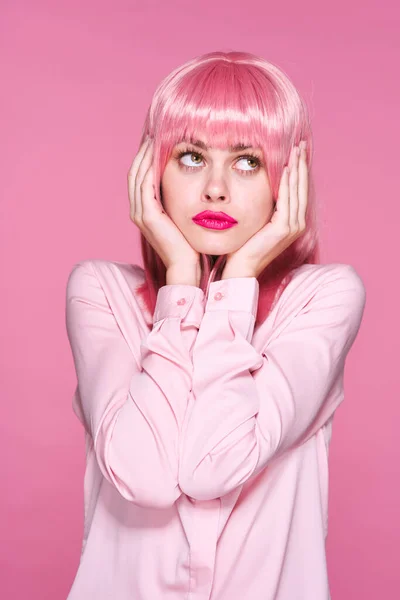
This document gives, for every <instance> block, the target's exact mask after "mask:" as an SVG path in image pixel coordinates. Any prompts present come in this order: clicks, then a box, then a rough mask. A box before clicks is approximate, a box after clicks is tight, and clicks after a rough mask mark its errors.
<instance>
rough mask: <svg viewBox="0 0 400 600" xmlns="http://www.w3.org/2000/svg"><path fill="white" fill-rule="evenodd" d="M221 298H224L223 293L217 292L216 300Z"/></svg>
mask: <svg viewBox="0 0 400 600" xmlns="http://www.w3.org/2000/svg"><path fill="white" fill-rule="evenodd" d="M221 298H222V294H221V292H217V293H216V294H214V300H221Z"/></svg>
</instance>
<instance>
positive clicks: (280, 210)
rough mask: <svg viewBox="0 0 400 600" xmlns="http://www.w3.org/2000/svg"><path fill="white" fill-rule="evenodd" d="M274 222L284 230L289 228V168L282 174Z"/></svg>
mask: <svg viewBox="0 0 400 600" xmlns="http://www.w3.org/2000/svg"><path fill="white" fill-rule="evenodd" d="M273 220H274V223H278V224H280V225H282V227H283V229H284V228H286V227H288V226H289V167H285V169H284V170H283V173H282V177H281V181H280V185H279V192H278V198H277V201H276V212H275V215H274V219H273Z"/></svg>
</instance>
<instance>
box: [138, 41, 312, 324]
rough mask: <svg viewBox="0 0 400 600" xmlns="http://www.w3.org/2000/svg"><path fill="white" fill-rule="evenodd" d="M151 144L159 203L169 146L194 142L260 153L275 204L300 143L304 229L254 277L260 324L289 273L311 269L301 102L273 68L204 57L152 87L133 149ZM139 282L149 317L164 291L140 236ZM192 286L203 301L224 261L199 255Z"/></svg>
mask: <svg viewBox="0 0 400 600" xmlns="http://www.w3.org/2000/svg"><path fill="white" fill-rule="evenodd" d="M147 136H150V137H151V138H153V141H154V146H153V169H154V183H155V193H156V197H157V199H158V200H159V201H160V202H161V204H162V196H161V187H160V183H161V179H162V175H163V172H164V169H165V166H166V164H167V162H168V160H169V158H170V156H171V153H172V150H173V148H174V146H175V145H176V144H178V143H179V142H182V141H186V142H190V141H191V140H192V139H202V140H204V141H205V143H206V144H208V145H210V146H212V147H216V148H226V147H228V146H230V145H232V146H233V145H235V144H239V143H243V144H246V145H248V144H250V145H252V146H254V147H257V146H258V147H260V148H261V149H262V151H263V157H264V164H265V167H266V171H267V175H268V178H269V182H270V186H271V191H272V194H273V200H274V201H275V202H276V200H277V197H278V191H279V184H280V180H281V176H282V172H283V169H284V167H285V165H286V164H287V163H288V161H289V157H290V152H291V148H292V147H293V145H298V144H299V143H300V141H301V140H306V142H307V150H306V152H307V165H308V170H309V198H308V204H307V212H306V230H305V232H304V233H303V235H302V236H300V237H299V238H297V239H296V240H295V241H294V242H293V243H292V244H291V245H290V246H289V247H288V248H286V250H284V251H283V252H282V253H281V254H280V255H279V256H277V257H276V258H275V259H274V260H273V261H272V262H271V263H270V264H269V265H268V266H267V267H266V268H265V269H264V270H263V271H262V273H260V275H259V276H258V278H257V279H258V282H259V288H260V293H259V302H258V310H257V317H256V325H257V324H258V323H260V322H262V321H264V320H265V318H266V317H267V315H268V313H269V312H270V310H271V309H272V307H273V306H274V305H275V303H276V301H277V300H278V298H279V296H280V294H281V293H282V291H283V289H284V288H285V287H286V285H287V284H288V283H289V281H290V279H291V275H292V272H293V269H295V268H297V267H299V266H301V265H303V264H306V263H319V261H320V257H319V240H318V223H317V207H316V199H315V188H314V182H313V176H312V171H311V157H312V153H313V141H312V132H311V125H310V119H309V115H308V110H307V106H306V104H305V102H304V101H303V100H302V98H301V97H300V95H299V93H298V92H297V90H296V88H295V86H294V85H293V83H292V82H291V81H290V79H289V78H288V76H287V75H286V74H285V73H284V72H283V71H282V70H281V69H279V68H278V67H277V66H276V65H274V64H272V63H270V62H268V61H266V60H265V59H263V58H261V57H258V56H255V55H253V54H250V53H247V52H209V53H207V54H204V55H202V56H199V57H196V58H194V59H192V60H190V61H188V62H186V63H185V64H183V65H182V66H180V67H178V68H176V69H175V70H173V71H172V72H171V73H170V74H169V75H168V76H167V77H165V78H164V79H163V80H162V81H161V83H160V84H159V86H158V88H157V89H156V91H155V93H154V95H153V98H152V101H151V104H150V107H149V109H148V112H147V115H146V119H145V122H144V126H143V130H142V139H141V142H140V145H141V144H142V143H143V142H144V140H145V139H146V137H147ZM140 235H141V251H142V259H143V264H144V273H145V280H144V282H143V283H142V284H141V285H140V286H139V287H138V289H137V294H138V295H139V297H140V298H141V299H142V302H143V303H144V305H145V307H146V308H147V310H148V311H149V313H150V315H152V314H153V312H154V309H155V304H156V299H157V293H158V290H159V288H160V287H162V286H164V285H166V268H165V265H164V264H163V262H162V261H161V259H160V257H159V256H158V254H157V253H156V252H155V250H154V249H153V247H152V246H151V245H150V244H149V242H148V241H147V240H146V238H145V237H144V235H143V234H142V233H141V234H140ZM200 259H201V278H200V284H199V287H200V288H201V289H202V290H203V291H204V292H205V294H206V295H207V293H208V288H209V285H210V283H211V282H212V281H217V280H218V279H220V277H221V275H222V271H223V267H224V264H225V261H226V255H221V256H213V255H208V254H201V255H200Z"/></svg>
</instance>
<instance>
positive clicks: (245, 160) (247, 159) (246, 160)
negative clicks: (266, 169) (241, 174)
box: [236, 156, 259, 171]
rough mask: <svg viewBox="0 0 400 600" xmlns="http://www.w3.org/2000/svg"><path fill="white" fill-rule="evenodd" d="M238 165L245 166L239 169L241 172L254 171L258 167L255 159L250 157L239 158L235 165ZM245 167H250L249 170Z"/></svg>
mask: <svg viewBox="0 0 400 600" xmlns="http://www.w3.org/2000/svg"><path fill="white" fill-rule="evenodd" d="M239 163H243V164H244V165H245V166H244V167H243V166H241V167H239V168H240V169H241V170H243V171H255V170H256V169H257V167H258V165H259V163H258V161H257V159H255V158H252V157H251V156H246V157H244V158H239V160H238V161H237V163H236V164H239ZM249 163H253V165H251V164H249ZM246 167H250V168H246Z"/></svg>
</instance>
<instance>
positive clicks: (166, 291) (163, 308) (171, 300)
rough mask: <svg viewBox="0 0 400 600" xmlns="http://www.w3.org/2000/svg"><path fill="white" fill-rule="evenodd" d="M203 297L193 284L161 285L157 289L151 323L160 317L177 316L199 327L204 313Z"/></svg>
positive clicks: (200, 290) (201, 292) (202, 293)
mask: <svg viewBox="0 0 400 600" xmlns="http://www.w3.org/2000/svg"><path fill="white" fill-rule="evenodd" d="M204 305H205V297H204V292H203V290H202V289H201V288H199V287H196V286H194V285H183V284H182V285H180V284H179V285H177V284H171V285H163V286H162V287H160V289H159V290H158V294H157V301H156V306H155V309H154V316H153V323H156V322H157V321H160V320H161V319H167V318H170V317H179V318H180V319H182V321H183V320H184V321H185V322H186V323H190V324H193V325H196V327H200V323H201V320H202V318H203V314H204Z"/></svg>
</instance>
